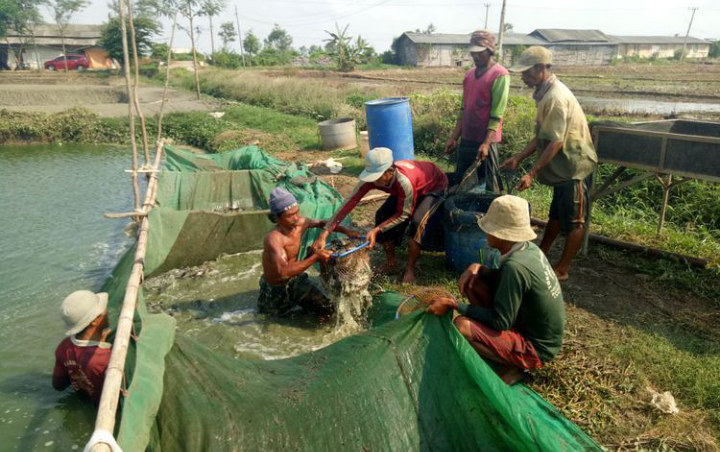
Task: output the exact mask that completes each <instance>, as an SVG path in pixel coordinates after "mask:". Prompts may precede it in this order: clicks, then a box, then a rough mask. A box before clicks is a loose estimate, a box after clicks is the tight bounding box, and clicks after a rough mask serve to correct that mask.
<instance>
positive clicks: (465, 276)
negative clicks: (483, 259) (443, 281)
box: [458, 264, 482, 296]
mask: <svg viewBox="0 0 720 452" xmlns="http://www.w3.org/2000/svg"><path fill="white" fill-rule="evenodd" d="M481 268H482V265H480V264H470V265H469V266H468V268H466V269H465V271H464V272H463V273H462V275H460V279H459V280H458V290H459V291H460V293H461V294H463V295H466V296H467V293H468V292H469V291H470V288H471V287H472V285H473V282H475V278H477V275H478V274H479V273H480V269H481Z"/></svg>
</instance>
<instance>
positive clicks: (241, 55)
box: [235, 5, 245, 67]
mask: <svg viewBox="0 0 720 452" xmlns="http://www.w3.org/2000/svg"><path fill="white" fill-rule="evenodd" d="M235 20H236V21H237V25H238V39H239V40H240V57H241V58H242V64H243V67H245V50H244V49H243V40H242V32H241V31H240V16H239V15H238V11H237V5H235Z"/></svg>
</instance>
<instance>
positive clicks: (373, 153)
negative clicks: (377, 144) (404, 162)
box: [358, 148, 393, 182]
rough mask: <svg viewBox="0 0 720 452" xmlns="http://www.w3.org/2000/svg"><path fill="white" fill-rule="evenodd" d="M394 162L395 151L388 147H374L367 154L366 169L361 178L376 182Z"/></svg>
mask: <svg viewBox="0 0 720 452" xmlns="http://www.w3.org/2000/svg"><path fill="white" fill-rule="evenodd" d="M392 164H393V153H392V151H391V150H390V149H388V148H373V149H371V150H370V152H368V153H367V155H366V156H365V169H364V170H363V172H362V173H360V176H358V177H359V179H360V180H361V181H363V182H375V181H376V180H378V179H380V176H382V175H383V173H384V172H385V171H387V170H388V168H390V167H391V166H392Z"/></svg>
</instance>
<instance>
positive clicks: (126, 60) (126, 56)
mask: <svg viewBox="0 0 720 452" xmlns="http://www.w3.org/2000/svg"><path fill="white" fill-rule="evenodd" d="M118 8H119V12H120V30H121V31H122V48H123V68H124V73H125V89H126V90H127V95H128V99H132V88H131V87H130V53H129V51H128V42H127V23H126V22H125V0H119V1H118ZM128 121H129V126H130V147H131V148H132V170H133V172H132V174H131V176H130V178H131V180H132V186H133V196H134V201H135V210H140V184H138V176H137V169H138V161H137V141H136V140H135V115H133V107H132V103H131V102H130V101H128Z"/></svg>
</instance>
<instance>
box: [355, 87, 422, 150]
mask: <svg viewBox="0 0 720 452" xmlns="http://www.w3.org/2000/svg"><path fill="white" fill-rule="evenodd" d="M365 115H366V117H367V127H368V137H369V139H370V149H373V148H377V147H384V148H390V149H391V150H392V151H393V158H394V160H414V159H415V151H414V145H413V131H412V113H411V112H410V99H409V98H407V97H387V98H385V99H377V100H371V101H368V102H365Z"/></svg>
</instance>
